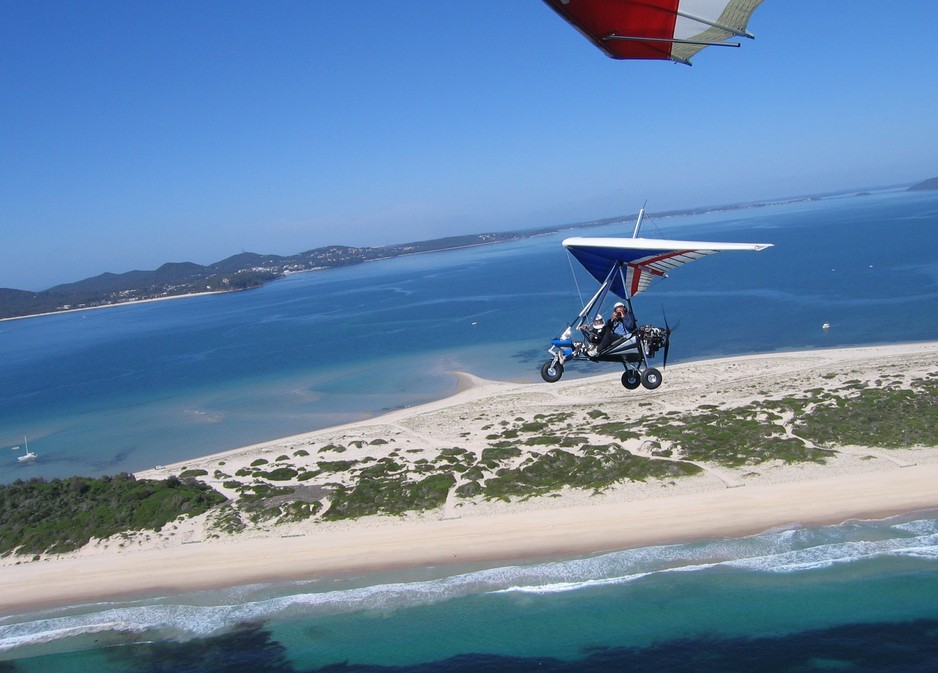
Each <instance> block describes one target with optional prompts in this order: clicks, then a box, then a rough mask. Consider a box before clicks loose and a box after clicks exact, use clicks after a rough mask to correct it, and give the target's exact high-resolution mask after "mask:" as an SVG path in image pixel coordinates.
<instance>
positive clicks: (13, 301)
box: [0, 178, 938, 319]
mask: <svg viewBox="0 0 938 673" xmlns="http://www.w3.org/2000/svg"><path fill="white" fill-rule="evenodd" d="M933 183H938V178H933V179H932V180H926V181H925V182H923V183H919V184H918V185H915V186H913V187H911V189H934V188H935V187H934V186H932V184H933ZM839 194H840V193H831V194H822V195H815V196H801V197H795V198H790V199H782V200H777V201H763V202H759V203H738V204H732V205H724V206H715V207H706V208H693V209H686V210H672V211H665V212H659V213H655V214H653V215H649V217H658V218H665V217H672V216H680V215H694V214H700V213H713V212H720V211H732V210H741V209H747V208H757V207H760V206H766V205H772V204H779V203H793V202H798V201H810V200H816V199H821V198H826V197H828V196H837V195H839ZM635 217H636V215H635V214H632V215H621V216H616V217H609V218H605V219H601V220H593V221H590V222H581V223H578V224H567V225H562V226H559V227H546V228H543V229H525V230H521V231H509V232H501V233H486V234H469V235H465V236H448V237H446V238H434V239H430V240H426V241H417V242H414V243H403V244H400V245H388V246H382V247H366V248H357V247H351V246H345V245H332V246H326V247H322V248H315V249H313V250H307V251H306V252H301V253H299V254H297V255H291V256H289V257H281V256H280V255H259V254H257V253H253V252H242V253H241V254H239V255H234V256H232V257H228V258H227V259H223V260H222V261H220V262H216V263H214V264H209V265H208V266H202V265H201V264H194V263H192V262H173V263H168V264H164V265H163V266H161V267H160V268H158V269H155V270H153V271H128V272H126V273H119V274H116V273H102V274H101V275H100V276H95V277H94V278H87V279H85V280H81V281H78V282H76V283H66V284H64V285H56V286H55V287H51V288H49V289H48V290H43V291H42V292H29V291H27V290H14V289H6V288H0V319H3V318H16V317H22V316H29V315H38V314H41V313H52V312H56V311H68V310H71V309H79V308H93V307H98V306H110V305H114V304H122V303H126V302H131V301H140V300H142V299H159V298H163V297H175V296H180V295H186V294H196V293H201V292H229V291H232V290H245V289H248V288H252V287H257V286H259V285H263V284H264V283H266V282H268V281H271V280H275V279H277V278H281V277H283V276H285V275H286V274H288V273H296V272H299V271H311V270H313V269H328V268H333V267H338V266H346V265H349V264H361V263H362V262H368V261H372V260H377V259H389V258H391V257H399V256H401V255H413V254H417V253H421V252H434V251H441V250H452V249H455V248H463V247H467V246H472V245H483V244H486V243H499V242H504V241H513V240H518V239H523V238H530V237H533V236H541V235H544V234H553V233H557V232H559V231H564V230H572V229H579V228H582V227H595V226H600V225H607V224H620V223H621V224H622V225H623V235H627V234H626V232H631V229H632V223H633V222H634V221H635Z"/></svg>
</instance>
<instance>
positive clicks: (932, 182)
mask: <svg viewBox="0 0 938 673" xmlns="http://www.w3.org/2000/svg"><path fill="white" fill-rule="evenodd" d="M928 189H938V178H929V179H928V180H922V181H921V182H919V183H918V184H914V185H912V186H911V187H909V191H910V192H922V191H925V190H928Z"/></svg>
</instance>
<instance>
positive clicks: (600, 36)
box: [544, 0, 762, 65]
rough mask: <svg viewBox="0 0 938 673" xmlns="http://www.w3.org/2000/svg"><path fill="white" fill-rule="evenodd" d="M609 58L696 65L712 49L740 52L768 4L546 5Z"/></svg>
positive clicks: (678, 0) (577, 0)
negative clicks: (753, 20) (694, 58)
mask: <svg viewBox="0 0 938 673" xmlns="http://www.w3.org/2000/svg"><path fill="white" fill-rule="evenodd" d="M544 2H545V3H546V4H547V5H548V6H549V7H550V8H551V9H553V10H554V11H555V12H557V13H558V14H559V15H560V16H562V17H563V18H564V19H566V20H567V21H568V22H569V23H570V24H571V25H572V26H573V27H574V28H576V29H577V30H579V31H580V32H581V33H583V35H585V36H586V37H587V38H588V39H589V40H590V41H591V42H592V43H593V44H595V45H596V46H597V47H599V48H600V49H602V51H603V52H605V53H606V55H608V56H610V57H612V58H618V59H661V60H671V61H677V62H679V63H685V64H687V65H690V64H691V63H690V59H691V57H692V56H694V55H695V54H696V53H697V52H699V51H700V50H702V49H704V48H705V47H710V46H724V47H738V46H739V43H738V42H726V41H725V40H727V39H729V38H732V37H748V38H752V37H753V36H752V34H751V33H750V32H749V31H748V30H747V29H746V26H747V24H748V23H749V18H750V17H751V16H752V13H753V12H754V11H755V10H756V7H758V6H759V5H760V4H761V2H762V0H544Z"/></svg>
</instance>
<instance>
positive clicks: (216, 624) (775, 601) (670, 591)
mask: <svg viewBox="0 0 938 673" xmlns="http://www.w3.org/2000/svg"><path fill="white" fill-rule="evenodd" d="M936 636H938V515H936V514H934V513H921V514H918V515H911V516H906V517H901V518H895V519H890V520H886V521H852V522H847V523H844V524H841V525H837V526H823V527H804V528H794V529H791V530H780V531H770V532H766V533H763V534H761V535H755V536H751V537H745V538H739V539H720V540H712V541H705V542H696V543H692V544H680V545H667V546H656V547H647V548H641V549H633V550H626V551H619V552H613V553H608V554H601V555H597V556H592V557H588V558H580V559H564V560H552V561H542V562H532V563H526V564H511V565H502V566H497V567H484V568H483V567H479V568H474V569H470V568H463V569H423V570H415V571H411V572H409V573H401V574H397V575H393V576H363V577H357V578H350V579H349V578H346V579H335V580H320V581H310V582H296V583H291V584H282V585H273V586H250V587H239V588H236V589H232V590H228V591H222V592H201V593H196V594H188V595H181V596H172V597H166V598H160V599H152V600H146V601H135V602H129V603H107V604H96V605H87V606H76V607H73V608H70V609H67V610H56V611H49V612H43V613H36V614H31V615H23V616H20V617H16V618H13V619H4V620H0V653H2V654H0V656H3V655H5V656H7V657H16V659H15V662H16V663H15V668H13V669H10V670H16V671H43V672H52V671H59V670H62V671H66V670H67V671H73V672H75V673H82V672H84V671H92V670H94V671H96V672H97V673H108V672H109V671H127V672H128V673H130V672H135V671H154V670H167V671H168V670H175V671H182V670H185V671H242V670H243V671H248V670H261V671H267V670H276V671H321V670H351V671H377V670H381V671H385V670H387V671H418V670H420V671H431V670H432V671H463V670H466V671H470V670H477V671H478V670H499V671H527V670H535V669H537V670H544V667H545V666H546V667H547V669H546V670H552V669H555V670H564V671H567V670H569V671H579V670H606V671H608V670H623V671H633V670H682V671H683V670H687V671H692V670H723V671H733V670H764V671H821V670H829V669H830V668H836V669H838V670H860V671H891V670H902V671H910V670H922V671H925V670H935V669H936V667H938V645H936ZM50 650H52V651H57V652H56V653H48V652H49V651H50ZM41 653H42V654H41ZM769 653H772V656H771V657H768V656H767V655H768V654H769ZM757 661H758V662H761V663H759V665H758V666H757V667H756V668H753V666H754V665H755V664H754V662H757ZM716 663H719V666H716ZM341 665H346V666H348V668H342V667H341ZM252 666H253V667H256V668H252ZM334 667H338V668H334ZM0 670H2V669H0Z"/></svg>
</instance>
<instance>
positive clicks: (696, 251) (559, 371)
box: [541, 209, 772, 390]
mask: <svg viewBox="0 0 938 673" xmlns="http://www.w3.org/2000/svg"><path fill="white" fill-rule="evenodd" d="M644 212H645V211H644V209H642V210H641V211H639V214H638V219H637V221H636V223H635V229H634V230H633V232H632V237H631V238H586V237H575V238H568V239H566V240H564V241H563V246H564V247H565V248H566V249H567V251H568V252H570V254H571V255H573V257H575V258H576V260H577V261H578V262H579V263H580V264H582V265H583V267H584V268H585V269H586V270H587V271H588V272H589V273H590V275H591V276H592V277H593V278H595V279H596V280H597V281H599V289H598V290H596V293H595V294H594V295H593V296H592V298H591V299H590V300H589V301H588V302H586V305H584V306H583V309H582V310H581V311H580V313H579V314H578V315H577V317H576V318H574V319H573V321H572V322H571V323H570V324H569V325H567V326H566V329H564V331H563V332H562V333H561V334H560V335H559V336H557V337H555V338H554V339H552V340H551V342H550V348H549V349H548V353H550V356H551V357H550V360H548V361H547V362H545V363H544V364H543V366H542V367H541V378H543V379H544V380H545V381H547V382H548V383H554V382H556V381H559V380H560V377H561V376H563V371H564V366H565V365H566V364H567V363H569V362H571V361H576V360H581V361H582V360H590V361H592V362H618V363H621V364H622V366H623V367H624V368H625V372H623V374H622V385H623V386H625V387H626V388H628V389H629V390H634V389H635V388H638V386H639V385H643V386H645V387H646V388H648V389H649V390H653V389H655V388H657V387H658V386H660V385H661V371H660V370H658V369H657V368H656V367H652V366H651V365H650V364H649V360H651V359H652V358H654V357H655V355H656V354H657V353H658V351H659V350H661V351H663V361H662V365H661V366H662V369H663V368H665V367H666V366H667V364H668V351H669V349H670V344H671V328H670V326H669V325H668V324H667V320H665V326H664V327H658V326H655V325H639V326H636V327H635V328H634V329H632V330H630V331H629V333H627V334H625V335H623V336H618V337H616V338H614V339H612V340H610V339H608V338H606V339H603V338H602V337H603V335H605V334H606V332H607V331H608V330H611V329H612V325H611V324H609V323H606V324H605V326H604V327H603V331H601V332H600V331H598V330H596V329H594V327H593V325H594V324H601V322H602V318H601V316H600V309H601V307H602V306H603V303H604V302H605V301H606V300H607V298H608V296H609V293H610V292H611V293H612V294H613V295H615V296H617V297H620V298H621V299H622V300H623V303H624V304H625V305H627V307H628V313H630V314H632V315H633V316H634V313H633V311H632V297H634V296H635V295H637V294H638V293H640V292H644V291H645V290H646V289H648V286H649V285H651V283H652V281H654V280H655V279H657V278H666V277H667V276H668V272H669V271H671V270H673V269H676V268H677V267H679V266H682V265H684V264H687V263H688V262H693V261H694V260H697V259H700V258H701V257H705V256H707V255H712V254H713V253H716V252H722V251H726V250H752V251H759V250H764V249H765V248H769V247H771V246H772V244H771V243H714V242H710V241H675V240H668V239H661V238H639V237H638V233H639V228H640V227H641V225H642V217H643V216H644ZM597 317H598V318H599V320H597ZM574 335H576V336H574ZM598 346H601V348H598Z"/></svg>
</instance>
